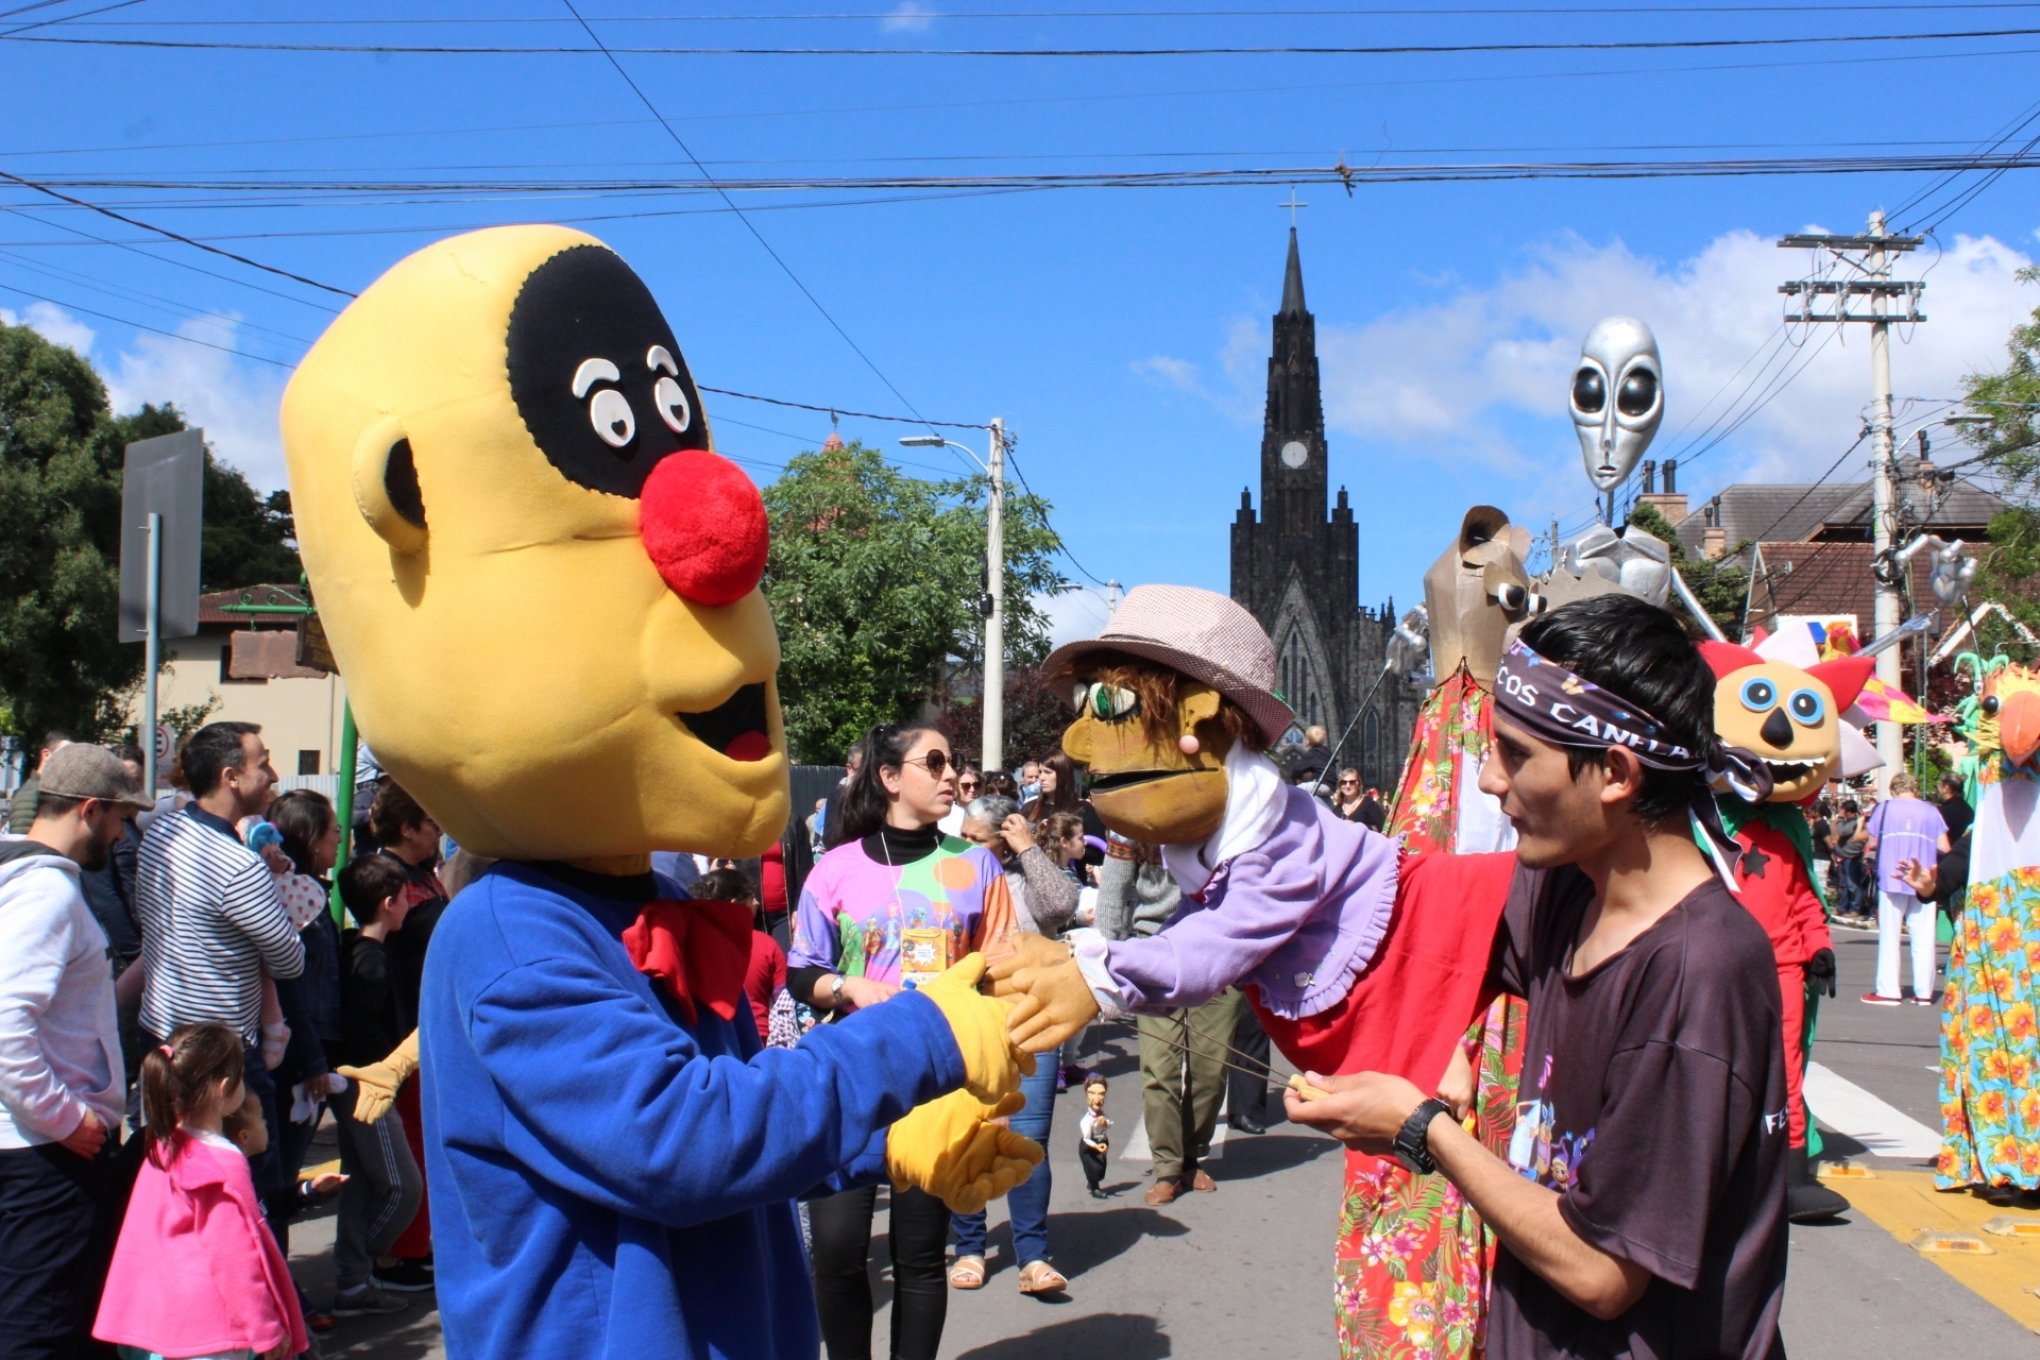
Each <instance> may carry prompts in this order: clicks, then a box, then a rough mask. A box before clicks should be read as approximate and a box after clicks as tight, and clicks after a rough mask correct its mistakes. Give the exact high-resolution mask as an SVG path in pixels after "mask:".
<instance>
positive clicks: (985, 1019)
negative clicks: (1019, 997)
mask: <svg viewBox="0 0 2040 1360" xmlns="http://www.w3.org/2000/svg"><path fill="white" fill-rule="evenodd" d="M984 975H985V956H984V955H982V954H972V955H969V956H968V957H966V958H965V959H964V960H963V961H962V962H961V963H958V964H955V965H953V966H952V967H951V968H950V969H949V971H948V972H946V973H944V974H942V975H941V976H940V977H938V978H936V979H935V980H934V981H933V982H929V983H925V984H923V986H922V987H921V989H920V991H921V995H922V996H925V997H927V998H928V999H929V1000H930V1001H932V1002H934V1003H935V1004H936V1005H937V1006H939V1007H941V1008H942V1018H943V1019H945V1020H947V1021H948V1022H949V1030H950V1033H952V1034H954V1035H955V1036H956V1046H957V1047H958V1048H959V1049H961V1050H963V1089H964V1090H966V1091H968V1092H970V1093H971V1094H972V1095H974V1096H976V1097H977V1098H978V1099H979V1100H981V1101H984V1102H986V1103H990V1102H992V1101H996V1100H998V1099H999V1098H1000V1097H1001V1096H1003V1095H1005V1094H1006V1093H1007V1092H1009V1091H1017V1090H1019V1089H1020V1078H1022V1077H1024V1076H1032V1075H1033V1074H1034V1059H1033V1058H1032V1057H1030V1056H1029V1055H1027V1054H1025V1053H1022V1052H1021V1051H1020V1050H1019V1049H1017V1048H1015V1047H1014V1046H1013V1045H1012V1044H1011V1043H1009V1042H1007V1039H1006V1012H1007V1011H1008V1010H1010V1009H1011V1007H1010V1005H1009V1004H1008V1003H1007V1002H1004V1001H996V1000H994V999H992V998H991V997H988V996H980V995H979V994H978V989H977V988H978V983H979V981H980V980H982V979H983V977H984Z"/></svg>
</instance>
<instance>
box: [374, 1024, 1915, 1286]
mask: <svg viewBox="0 0 2040 1360" xmlns="http://www.w3.org/2000/svg"><path fill="white" fill-rule="evenodd" d="M1892 1004H1894V1005H1896V1004H1897V1003H1896V1002H1894V1003H1892ZM374 1282H375V1283H376V1284H379V1285H381V1286H382V1287H383V1288H384V1289H394V1290H396V1291H398V1292H399V1293H402V1294H422V1293H423V1292H425V1291H426V1290H428V1289H430V1288H432V1267H431V1266H428V1265H426V1264H425V1263H424V1262H423V1261H399V1262H397V1263H396V1264H395V1265H392V1266H377V1267H376V1268H375V1277H374Z"/></svg>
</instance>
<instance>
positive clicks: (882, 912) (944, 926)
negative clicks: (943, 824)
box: [787, 836, 1013, 985]
mask: <svg viewBox="0 0 2040 1360" xmlns="http://www.w3.org/2000/svg"><path fill="white" fill-rule="evenodd" d="M1010 891H1011V890H1010V889H1009V888H1008V886H1007V884H1006V879H1005V871H1004V870H1003V869H1001V868H1000V867H999V861H998V859H997V857H995V856H994V855H993V854H992V852H991V851H989V850H986V849H984V848H983V847H982V846H976V845H972V844H970V843H969V842H967V841H963V840H959V839H957V838H956V837H954V836H944V837H943V838H942V841H941V843H940V844H939V845H937V846H936V848H935V853H934V854H932V855H928V856H925V857H923V858H921V859H917V860H915V861H914V862H913V863H911V864H901V865H889V864H886V863H885V862H884V861H882V860H877V859H873V858H872V857H871V856H870V855H868V854H866V853H865V850H864V846H863V843H862V842H859V841H851V842H849V843H847V844H844V845H839V846H837V847H836V848H835V849H834V850H831V851H829V853H828V854H826V855H823V856H822V857H821V859H820V860H818V861H816V863H815V867H814V871H813V872H812V873H810V874H809V875H808V876H807V882H806V883H804V884H803V885H802V886H801V891H800V908H799V910H798V911H796V912H795V914H794V921H793V951H792V953H791V954H790V955H789V956H788V959H787V962H788V963H789V964H790V965H791V966H792V967H795V968H827V969H830V970H832V971H834V972H838V973H841V974H843V975H844V976H845V977H868V978H871V979H873V980H874V981H878V982H888V983H893V984H895V985H897V984H898V983H899V981H900V932H901V931H902V930H904V929H908V928H921V927H934V928H937V929H941V930H945V931H947V932H948V933H949V961H950V962H951V963H955V962H957V961H958V960H960V959H961V958H963V956H964V955H966V954H968V953H970V952H971V951H972V950H974V949H977V948H979V947H980V946H981V945H982V944H983V939H982V935H983V930H984V926H985V923H986V921H987V919H988V918H989V919H990V920H991V921H992V922H994V923H1006V922H1010V921H1011V919H1012V914H1013V912H1012V899H1011V896H1010Z"/></svg>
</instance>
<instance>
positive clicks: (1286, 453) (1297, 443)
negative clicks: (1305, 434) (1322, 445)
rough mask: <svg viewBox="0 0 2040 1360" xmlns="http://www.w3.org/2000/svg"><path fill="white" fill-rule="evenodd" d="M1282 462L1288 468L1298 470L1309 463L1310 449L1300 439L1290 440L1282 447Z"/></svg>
mask: <svg viewBox="0 0 2040 1360" xmlns="http://www.w3.org/2000/svg"><path fill="white" fill-rule="evenodd" d="M1282 461H1283V463H1284V464H1285V465H1286V466H1288V467H1293V468H1300V467H1302V466H1303V465H1304V464H1305V463H1308V462H1309V461H1310V448H1309V447H1308V446H1307V445H1306V444H1305V443H1304V442H1303V441H1302V440H1301V439H1292V440H1290V441H1289V442H1288V443H1287V444H1284V445H1283V446H1282Z"/></svg>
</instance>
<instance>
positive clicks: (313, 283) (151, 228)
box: [0, 170, 354, 298]
mask: <svg viewBox="0 0 2040 1360" xmlns="http://www.w3.org/2000/svg"><path fill="white" fill-rule="evenodd" d="M0 179H4V180H7V181H9V182H10V183H13V184H18V185H20V186H21V187H22V188H24V189H33V190H35V191H36V192H37V193H39V194H47V195H48V196H49V197H51V198H54V199H60V200H61V201H63V202H65V203H69V204H71V205H73V206H75V207H79V208H89V209H91V210H92V211H93V212H96V213H98V214H99V215H100V216H102V217H111V218H112V219H113V220H114V221H116V222H125V223H126V224H127V225H128V226H131V227H137V228H140V229H141V230H143V231H147V232H153V233H155V234H156V235H158V236H162V237H167V238H168V239H170V240H172V241H176V242H179V243H180V244H183V245H187V246H191V247H193V248H194V249H197V250H203V251H205V252H206V253H207V254H210V255H218V256H220V257H221V258H223V259H228V260H232V261H234V262H235V263H236V264H245V265H247V266H248V267H249V268H251V269H259V270H261V271H263V272H264V273H266V274H275V275H276V276H277V277H279V278H285V279H289V280H291V281H292V282H294V283H302V284H305V285H306V286H308V287H311V288H319V289H323V290H324V291H326V292H328V293H337V294H339V295H340V296H341V297H347V298H351V297H353V296H354V294H352V293H350V292H348V291H347V290H346V289H345V288H335V287H334V286H333V285H332V284H330V283H320V282H319V281H318V280H317V279H308V278H306V277H305V276H304V275H302V274H293V273H291V271H289V270H288V269H279V268H277V267H276V266H275V265H273V264H263V263H262V262H261V261H259V260H251V259H249V258H248V257H247V256H245V255H236V254H235V253H234V252H233V251H231V250H222V249H221V248H220V247H218V246H212V245H207V244H206V243H205V242H203V241H195V240H193V239H192V238H191V237H189V236H185V235H182V234H181V233H179V232H174V231H172V230H170V229H169V228H168V227H159V226H156V225H154V224H153V223H149V222H144V221H142V220H141V219H140V218H137V217H129V216H127V215H126V214H125V213H117V212H115V211H114V210H113V209H111V208H102V207H100V206H99V205H98V204H97V203H87V202H86V201H85V200H84V199H82V198H74V197H72V196H71V195H70V194H67V193H64V192H63V191H62V190H60V189H52V188H49V187H48V186H46V185H43V184H40V183H37V182H36V181H35V180H32V179H23V178H22V177H21V176H20V175H17V174H15V173H13V172H12V171H10V170H0Z"/></svg>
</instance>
